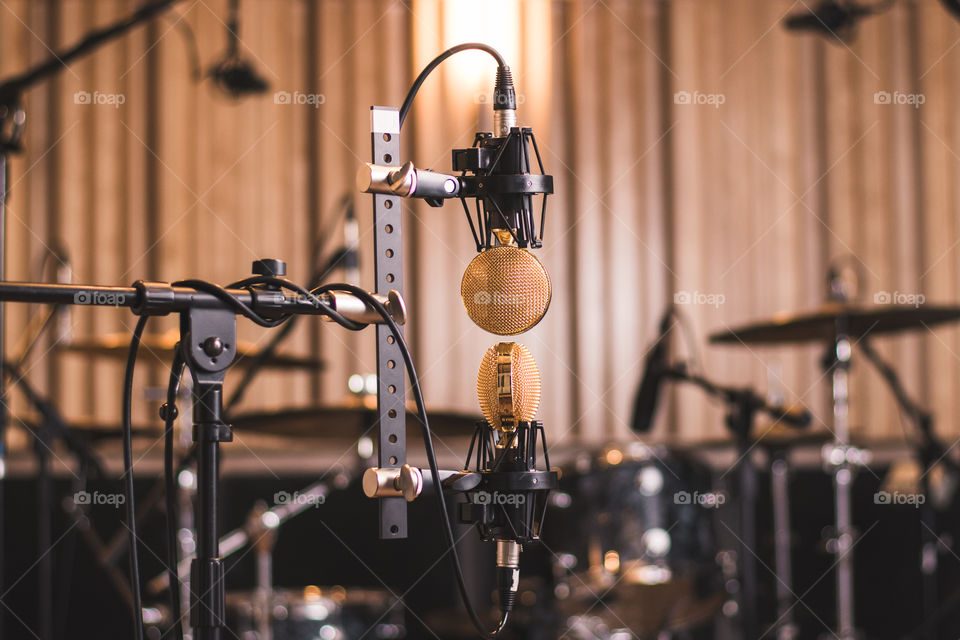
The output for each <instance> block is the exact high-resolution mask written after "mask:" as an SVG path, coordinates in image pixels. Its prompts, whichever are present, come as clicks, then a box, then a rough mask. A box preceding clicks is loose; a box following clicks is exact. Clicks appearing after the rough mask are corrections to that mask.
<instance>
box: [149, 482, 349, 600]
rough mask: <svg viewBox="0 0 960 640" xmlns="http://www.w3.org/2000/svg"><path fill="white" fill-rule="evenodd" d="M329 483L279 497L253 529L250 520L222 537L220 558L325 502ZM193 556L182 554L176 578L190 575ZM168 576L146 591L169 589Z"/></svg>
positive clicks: (151, 583) (158, 578)
mask: <svg viewBox="0 0 960 640" xmlns="http://www.w3.org/2000/svg"><path fill="white" fill-rule="evenodd" d="M330 484H331V483H329V482H327V481H326V480H321V481H318V482H315V483H313V484H311V485H309V486H308V487H306V488H304V489H301V490H299V491H296V492H294V493H293V494H290V495H279V496H278V502H279V504H277V505H276V506H274V507H271V508H270V509H267V510H265V511H263V513H262V514H260V523H261V524H260V525H257V526H256V527H252V526H251V524H250V521H249V520H248V522H247V523H246V524H245V525H244V526H243V527H239V528H237V529H234V530H233V531H230V532H229V533H226V534H224V535H223V536H222V537H221V538H220V541H219V545H220V553H221V557H222V558H228V557H230V556H231V555H233V554H234V553H236V552H237V551H239V550H240V549H243V548H244V547H245V546H247V544H248V543H250V542H251V540H256V536H257V535H264V533H265V532H268V531H273V530H275V529H277V528H278V527H280V526H281V525H283V524H284V523H285V522H287V521H288V520H290V519H291V518H293V517H295V516H297V515H299V514H301V513H303V512H304V511H306V510H307V509H309V508H311V507H314V506H316V505H317V504H319V503H322V502H323V501H324V500H326V498H327V495H328V494H329V493H330ZM194 556H195V554H194V553H193V552H190V553H186V554H183V555H182V556H181V559H180V564H179V565H178V567H177V572H178V574H179V575H181V576H183V575H185V574H188V573H189V572H190V562H191V561H192V560H193V558H194ZM168 583H169V582H168V580H167V574H166V573H165V572H164V573H161V574H158V575H157V576H155V577H154V578H152V579H151V580H150V581H149V582H147V592H148V593H149V594H151V595H157V594H159V593H160V592H162V591H163V590H164V589H166V588H167V586H168Z"/></svg>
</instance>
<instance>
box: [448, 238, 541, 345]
mask: <svg viewBox="0 0 960 640" xmlns="http://www.w3.org/2000/svg"><path fill="white" fill-rule="evenodd" d="M494 233H496V235H497V238H498V239H499V240H500V244H499V245H497V246H495V247H491V248H489V249H486V250H484V251H481V252H480V253H479V254H477V256H476V257H475V258H474V259H473V260H471V261H470V264H469V265H467V268H466V270H465V271H464V272H463V280H462V281H461V282H460V296H461V297H462V298H463V306H464V308H465V309H466V310H467V315H468V316H470V319H471V320H473V322H474V324H476V325H477V326H478V327H480V328H481V329H483V330H484V331H488V332H490V333H495V334H497V335H501V336H513V335H517V334H518V333H523V332H524V331H528V330H529V329H531V328H533V327H534V326H536V324H537V323H538V322H540V320H542V319H543V316H544V314H546V313H547V309H548V308H549V306H550V297H551V288H550V276H549V275H547V270H546V269H545V268H544V267H543V264H541V263H540V261H539V260H537V258H536V257H534V255H533V254H532V253H530V252H529V251H527V250H526V249H521V248H520V247H518V246H516V243H515V242H514V240H513V235H512V234H511V233H510V231H508V230H504V229H494Z"/></svg>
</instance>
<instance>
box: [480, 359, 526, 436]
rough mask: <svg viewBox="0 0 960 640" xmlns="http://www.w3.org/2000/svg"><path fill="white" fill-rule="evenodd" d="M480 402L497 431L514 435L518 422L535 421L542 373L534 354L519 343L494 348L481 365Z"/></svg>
mask: <svg viewBox="0 0 960 640" xmlns="http://www.w3.org/2000/svg"><path fill="white" fill-rule="evenodd" d="M477 399H478V400H479V401H480V410H481V411H482V412H483V417H484V418H486V420H487V422H488V423H490V426H492V427H493V428H495V429H501V430H504V431H512V430H513V429H515V428H516V426H517V422H518V421H521V420H522V421H525V422H529V421H530V420H533V417H534V416H535V415H536V414H537V408H538V407H539V406H540V371H539V370H538V369H537V363H536V361H535V360H534V359H533V354H531V353H530V350H529V349H527V348H526V347H525V346H524V345H522V344H519V343H516V342H500V343H498V344H496V345H494V346H492V347H490V348H489V349H488V350H487V353H486V354H484V356H483V361H482V362H481V363H480V372H479V374H478V375H477Z"/></svg>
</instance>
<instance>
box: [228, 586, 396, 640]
mask: <svg viewBox="0 0 960 640" xmlns="http://www.w3.org/2000/svg"><path fill="white" fill-rule="evenodd" d="M227 627H228V629H229V630H230V632H231V633H232V634H233V635H232V636H231V637H236V638H238V639H239V640H268V639H270V640H360V638H364V639H365V640H393V639H398V638H404V637H405V636H406V628H405V626H404V623H403V607H402V606H400V604H399V603H398V602H397V600H396V599H395V598H393V597H392V596H390V595H389V594H388V593H386V592H384V591H378V590H363V589H349V590H348V589H344V588H343V587H339V586H338V587H330V588H324V589H320V588H318V587H313V586H310V587H305V588H304V589H301V590H292V589H291V590H275V591H273V592H272V593H271V594H270V595H269V596H267V597H264V596H263V595H261V594H259V593H257V592H256V591H250V592H247V591H244V592H235V593H230V594H228V595H227ZM228 635H229V634H228Z"/></svg>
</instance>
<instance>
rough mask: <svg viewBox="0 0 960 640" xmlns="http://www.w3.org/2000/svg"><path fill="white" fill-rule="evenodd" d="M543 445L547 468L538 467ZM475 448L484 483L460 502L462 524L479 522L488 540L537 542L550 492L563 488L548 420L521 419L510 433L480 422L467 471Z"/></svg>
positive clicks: (468, 458)
mask: <svg viewBox="0 0 960 640" xmlns="http://www.w3.org/2000/svg"><path fill="white" fill-rule="evenodd" d="M498 438H499V439H498ZM538 441H539V442H538ZM538 444H539V446H540V449H541V450H542V455H543V460H544V465H545V469H540V468H538V460H537V458H538V455H537V449H538ZM474 452H476V454H475V455H476V460H475V467H474V468H475V470H476V473H477V474H479V476H480V482H479V484H477V485H476V487H475V489H474V490H472V491H467V492H466V496H467V501H466V502H463V503H461V504H460V521H461V523H463V524H475V525H477V529H478V530H479V532H480V538H481V539H482V540H484V541H490V540H511V541H513V542H516V543H519V544H521V545H523V544H529V543H532V542H536V541H538V540H539V539H540V533H541V525H542V523H543V517H544V514H545V512H546V508H547V496H548V495H549V493H550V491H551V490H552V489H556V488H557V487H558V486H559V474H558V473H557V471H555V470H553V469H551V468H550V458H549V456H548V454H547V446H546V438H545V434H544V430H543V423H542V422H539V421H536V420H534V421H531V422H524V421H520V422H518V423H517V427H516V429H514V430H513V431H509V432H508V431H502V432H501V431H499V430H497V429H494V428H493V427H491V426H490V425H489V424H488V423H486V422H481V423H478V424H477V429H476V431H475V432H474V435H473V439H472V440H471V442H470V448H469V449H468V451H467V459H466V462H465V464H464V470H467V469H469V466H470V458H471V457H473V456H474Z"/></svg>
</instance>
